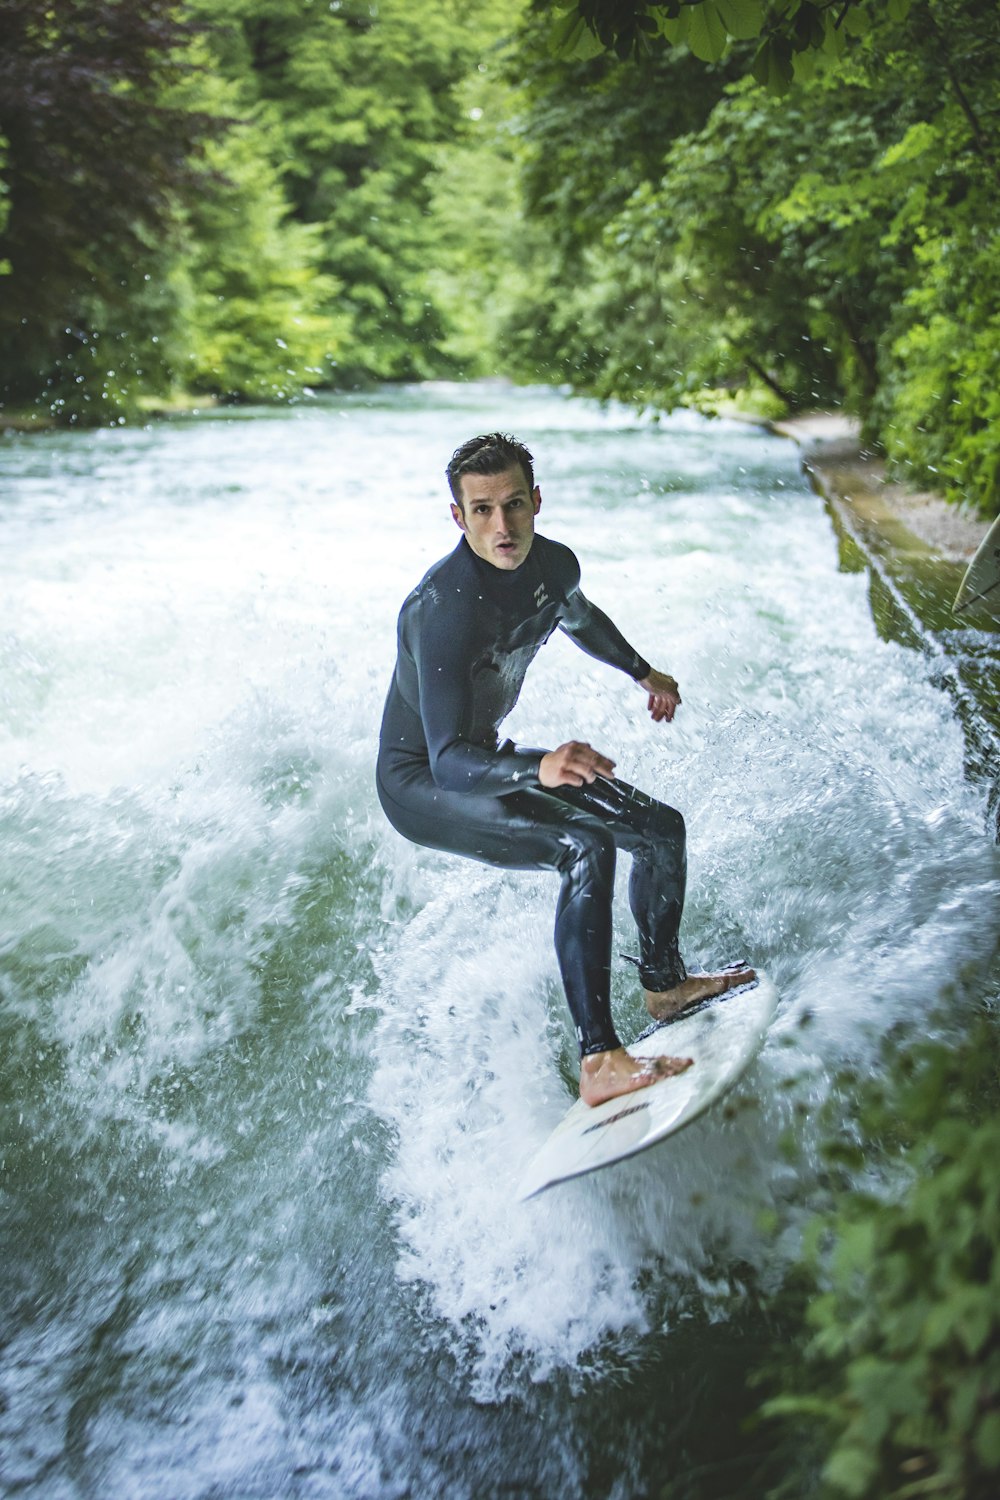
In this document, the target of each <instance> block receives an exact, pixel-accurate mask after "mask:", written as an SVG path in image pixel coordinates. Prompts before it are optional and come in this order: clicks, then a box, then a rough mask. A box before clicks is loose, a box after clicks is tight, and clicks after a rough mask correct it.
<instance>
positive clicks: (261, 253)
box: [0, 0, 510, 420]
mask: <svg viewBox="0 0 1000 1500" xmlns="http://www.w3.org/2000/svg"><path fill="white" fill-rule="evenodd" d="M509 16H510V7H509V6H504V5H502V4H500V0H380V3H379V4H378V5H377V6H376V5H372V4H368V3H367V0H365V3H362V0H332V3H323V4H320V3H319V0H188V3H187V4H184V5H181V4H178V3H177V0H154V3H151V4H149V5H144V6H138V7H136V6H133V5H132V4H131V3H128V0H0V34H2V35H3V37H4V48H3V54H2V58H0V293H2V312H0V385H2V394H3V396H4V398H5V402H6V403H14V404H17V403H19V402H24V401H30V400H32V399H39V398H40V399H41V400H42V401H43V402H44V404H45V407H46V409H47V410H49V411H51V413H52V414H53V415H55V416H56V417H57V418H61V419H69V420H81V419H87V420H105V419H109V418H111V419H115V418H118V417H119V416H120V415H121V414H129V413H130V412H131V411H133V410H134V409H135V406H136V403H137V401H139V400H140V399H142V398H148V397H150V396H159V397H164V396H166V395H167V394H168V393H169V392H170V391H171V389H172V388H174V387H181V388H183V389H185V390H187V391H190V392H195V393H207V394H211V395H214V396H219V397H223V398H237V399H240V398H249V399H281V398H283V397H287V396H290V395H295V394H298V393H301V391H302V390H303V389H304V388H305V387H307V386H309V385H332V384H345V383H354V382H356V381H358V380H375V379H399V378H420V377H423V376H427V375H432V374H442V373H447V372H454V371H457V370H458V368H459V366H458V364H457V362H456V359H455V356H454V354H453V353H452V350H451V345H450V340H451V335H452V329H451V327H450V326H449V324H448V320H447V318H446V316H445V315H444V314H443V313H442V311H441V309H440V307H439V306H438V302H437V300H436V296H435V287H434V285H433V283H434V281H435V276H436V273H437V267H438V266H439V264H440V263H441V262H442V261H447V259H448V257H449V256H450V255H453V254H454V250H453V247H452V246H451V245H450V244H449V243H448V237H449V234H452V235H453V233H454V220H452V222H451V224H450V225H448V224H446V223H444V222H443V216H442V215H440V214H436V213H435V212H434V211H433V210H434V206H435V202H436V201H437V200H436V198H435V194H436V191H437V182H438V178H439V177H440V175H441V169H442V165H443V164H442V161H441V153H442V152H447V151H449V150H451V151H458V150H460V147H461V143H462V136H463V134H464V132H465V131H466V129H467V127H468V126H469V123H470V122H469V118H468V112H469V105H468V102H467V92H468V89H467V79H468V78H469V76H470V75H473V76H480V72H479V70H480V68H481V69H482V70H483V71H485V70H486V68H487V66H488V64H487V62H486V61H484V55H485V54H489V52H490V50H491V48H493V47H494V46H495V45H496V42H497V40H498V38H499V37H500V35H501V34H502V31H503V29H504V27H506V26H507V25H508V19H509Z"/></svg>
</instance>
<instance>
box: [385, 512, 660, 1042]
mask: <svg viewBox="0 0 1000 1500" xmlns="http://www.w3.org/2000/svg"><path fill="white" fill-rule="evenodd" d="M579 584H580V567H579V564H578V562H577V560H576V558H575V556H574V555H573V553H572V552H571V551H570V550H569V548H568V547H564V546H563V545H562V544H561V543H559V542H553V541H549V540H548V539H547V538H546V537H543V536H539V535H538V534H537V533H536V534H535V537H534V540H533V542H532V547H531V551H530V552H529V553H528V556H527V558H526V559H525V561H524V562H523V563H522V564H521V565H520V567H518V568H515V569H510V570H506V569H503V568H496V567H494V566H493V565H492V564H491V563H488V562H485V561H484V560H483V559H482V558H480V557H478V556H477V555H476V553H475V552H473V550H472V548H471V547H470V546H469V545H468V543H467V541H466V540H465V537H464V536H463V537H462V539H461V541H460V542H459V544H458V546H457V547H456V548H455V550H454V552H452V553H451V554H450V555H449V556H448V557H446V558H443V559H442V560H441V561H440V562H439V563H436V564H435V566H434V567H433V568H431V569H430V571H429V572H428V573H427V574H426V575H425V576H424V578H423V579H422V581H421V582H420V583H419V584H418V585H417V587H416V588H415V589H414V590H413V593H412V594H410V596H409V597H408V598H407V599H406V601H405V602H404V604H403V608H402V610H401V611H400V615H399V631H398V642H399V651H398V657H397V661H396V670H395V672H394V674H393V679H392V684H391V686H390V688H389V694H388V697H387V699H386V704H385V713H384V716H383V719H382V734H381V740H380V746H379V757H378V768H377V785H378V794H379V800H380V802H381V803H382V807H383V809H384V810H385V814H386V817H387V818H388V819H389V822H390V823H391V824H392V825H393V827H394V828H395V829H396V830H397V831H398V832H399V833H401V834H402V835H403V836H404V837H405V838H407V839H410V840H412V841H413V842H414V843H416V844H423V845H426V846H427V847H429V848H431V849H443V850H447V851H448V852H450V853H453V854H461V855H465V856H466V857H468V858H471V859H477V860H482V861H483V862H484V863H486V864H492V865H502V866H504V867H506V868H509V869H521V870H539V869H542V870H557V871H558V872H559V873H560V874H561V876H562V889H561V892H560V896H559V904H558V908H557V912H556V927H555V940H556V952H557V954H558V958H559V967H560V970H561V973H562V978H563V984H564V985H565V988H566V998H567V1000H568V1001H569V1007H570V1010H571V1012H572V1015H573V1020H574V1023H575V1025H576V1032H577V1037H578V1039H579V1042H580V1050H581V1053H584V1054H586V1053H591V1052H603V1051H607V1050H610V1049H611V1048H613V1047H617V1046H619V1045H620V1043H619V1040H618V1037H617V1035H616V1033H615V1029H614V1026H613V1025H612V1021H611V1006H610V987H611V903H612V897H613V894H614V873H615V848H616V846H618V847H620V848H622V849H626V850H627V851H628V852H629V853H630V854H631V855H632V872H631V879H630V882H629V903H630V905H631V908H632V913H633V916H634V917H635V921H636V925H637V927H638V929H639V972H640V975H641V978H642V982H643V985H644V986H645V988H646V989H650V990H663V989H668V988H670V987H672V986H673V985H675V984H679V983H680V981H681V980H682V979H684V978H685V973H686V971H685V968H684V964H683V962H682V960H681V956H680V953H679V951H678V946H677V932H678V928H679V926H680V919H681V911H682V908H683V904H684V881H685V836H684V821H683V819H682V817H681V815H680V813H678V812H676V811H675V810H674V809H673V808H671V807H667V806H666V805H665V804H663V803H661V802H656V801H654V800H653V798H651V797H647V796H645V795H644V793H642V792H639V791H636V790H635V788H634V787H630V786H627V785H626V784H625V782H622V781H618V780H606V779H605V778H603V777H598V778H597V780H596V781H594V782H593V783H591V784H590V785H584V786H582V787H571V786H563V787H559V788H557V789H556V790H547V789H545V788H543V787H542V786H541V784H540V782H539V779H538V767H539V762H540V761H541V758H542V756H543V755H544V754H545V751H544V750H529V749H524V748H522V747H519V746H516V745H514V744H512V743H511V741H510V740H505V741H504V742H503V744H498V740H497V730H498V729H499V726H500V724H501V722H502V720H503V719H504V718H506V716H507V714H509V713H510V711H511V709H512V708H513V706H514V704H515V703H516V702H517V697H518V694H519V693H520V691H521V684H522V683H523V681H524V675H525V673H526V671H527V670H528V667H529V665H530V664H531V661H532V660H533V658H534V656H535V654H536V652H537V651H538V648H539V647H540V646H541V645H542V643H543V642H544V641H546V640H548V638H549V636H550V635H551V634H552V632H553V631H554V630H555V628H556V626H559V627H560V629H562V630H564V631H565V632H566V634H567V635H569V636H570V637H571V638H572V639H573V640H574V641H575V642H576V643H577V645H578V646H580V647H582V649H583V650H584V651H586V652H588V654H589V655H591V656H595V657H597V658H598V659H599V660H600V661H604V662H608V663H609V664H610V665H611V666H613V667H618V668H619V669H620V670H621V671H623V672H626V673H627V674H628V675H629V676H630V677H632V678H634V679H635V680H639V679H641V678H643V677H645V676H646V675H647V674H648V672H649V664H648V663H647V662H645V661H643V659H642V658H641V657H640V656H637V655H636V653H635V651H633V649H632V647H631V646H630V645H629V644H628V642H627V641H626V640H625V639H624V637H623V636H622V635H621V633H620V632H619V631H618V630H617V628H616V627H615V626H614V625H613V624H612V622H611V621H610V620H609V619H608V617H607V615H605V614H603V613H602V611H601V610H599V609H597V608H596V607H595V606H594V605H592V604H591V603H590V602H589V601H588V600H587V599H585V598H584V596H583V594H582V593H581V592H580V587H579Z"/></svg>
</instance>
